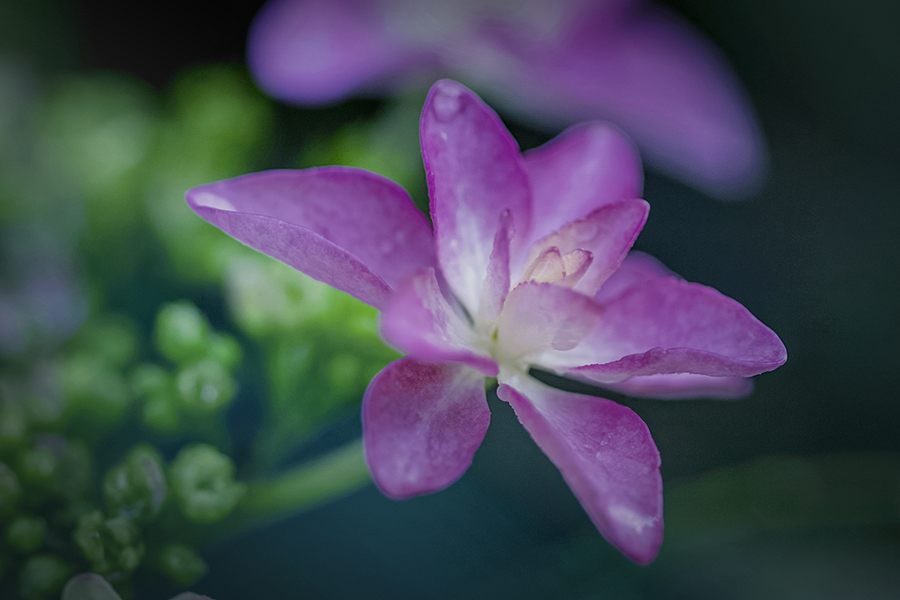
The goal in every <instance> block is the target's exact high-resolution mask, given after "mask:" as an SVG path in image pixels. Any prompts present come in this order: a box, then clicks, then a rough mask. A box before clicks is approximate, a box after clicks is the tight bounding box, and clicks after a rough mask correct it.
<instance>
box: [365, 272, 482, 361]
mask: <svg viewBox="0 0 900 600" xmlns="http://www.w3.org/2000/svg"><path fill="white" fill-rule="evenodd" d="M381 335H382V337H383V338H384V339H385V341H387V342H388V343H389V344H391V345H392V346H394V347H396V348H398V349H399V350H401V351H402V352H405V353H407V354H409V355H411V356H412V357H413V358H416V359H418V360H421V361H426V362H462V363H465V364H467V365H469V366H470V367H473V368H475V369H478V370H479V371H481V372H482V373H483V374H484V375H486V376H488V377H496V376H497V363H495V362H494V361H493V360H491V359H490V358H488V357H487V356H483V355H480V354H476V353H474V352H472V350H471V347H472V344H473V334H472V329H471V327H470V326H469V324H468V322H466V321H465V320H463V318H462V317H461V316H460V315H459V314H458V313H457V312H456V311H455V310H454V308H453V306H451V305H450V304H449V303H448V302H447V300H446V299H445V298H444V295H443V294H442V293H441V287H440V284H439V283H438V281H437V278H436V277H435V273H434V269H426V270H424V271H420V272H418V273H415V274H414V275H413V276H411V277H410V278H409V279H408V280H407V281H405V282H404V283H403V284H401V285H400V286H399V287H398V288H397V291H396V293H394V295H393V296H392V297H391V298H390V300H389V301H388V303H387V305H386V306H385V308H384V310H383V311H382V313H381Z"/></svg>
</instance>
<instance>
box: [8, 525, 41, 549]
mask: <svg viewBox="0 0 900 600" xmlns="http://www.w3.org/2000/svg"><path fill="white" fill-rule="evenodd" d="M46 535H47V521H45V520H44V519H42V518H40V517H18V518H16V519H13V521H12V522H11V523H10V524H9V525H8V526H7V527H6V541H7V543H9V545H10V547H12V548H13V549H14V550H18V551H19V552H23V553H30V552H34V551H35V550H37V549H38V548H40V547H41V545H42V544H43V543H44V538H45V537H46Z"/></svg>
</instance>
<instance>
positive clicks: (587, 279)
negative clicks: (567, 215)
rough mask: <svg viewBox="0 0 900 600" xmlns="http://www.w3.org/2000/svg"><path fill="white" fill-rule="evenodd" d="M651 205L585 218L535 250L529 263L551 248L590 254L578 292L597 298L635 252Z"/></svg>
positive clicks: (632, 203) (628, 205)
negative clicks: (600, 289)
mask: <svg viewBox="0 0 900 600" xmlns="http://www.w3.org/2000/svg"><path fill="white" fill-rule="evenodd" d="M649 211H650V205H649V204H647V203H646V202H644V201H643V200H624V201H620V202H616V203H614V204H607V205H606V206H602V207H600V208H598V209H596V210H595V211H593V212H592V213H590V214H589V215H587V216H585V217H584V218H581V219H578V220H577V221H574V222H572V223H567V224H566V225H563V226H562V228H561V229H559V230H558V231H556V232H555V233H552V234H550V235H549V236H547V237H545V238H544V239H542V240H540V241H538V242H537V243H536V244H535V245H534V246H532V248H531V251H530V252H529V255H528V259H527V260H526V263H531V262H532V261H533V260H535V259H537V258H538V257H539V256H540V255H541V254H542V253H543V252H544V250H546V249H547V248H553V247H556V248H559V251H560V253H562V254H566V253H569V252H572V251H574V250H577V249H582V250H587V251H588V252H590V253H591V255H592V262H591V264H590V266H589V267H588V268H587V271H586V272H585V274H584V276H583V277H582V278H581V281H579V282H578V283H577V284H576V285H575V288H574V289H575V290H577V291H579V292H582V293H584V294H588V295H591V296H593V295H594V294H595V293H596V292H597V290H598V289H599V288H600V286H601V285H602V284H603V282H604V281H606V279H607V278H609V276H610V275H612V274H613V272H615V271H616V269H618V268H619V265H620V264H622V261H623V260H624V259H625V256H626V255H627V254H628V251H629V250H630V249H631V245H632V244H634V240H635V239H637V236H638V234H639V233H640V232H641V229H642V228H643V227H644V223H645V222H646V220H647V213H648V212H649Z"/></svg>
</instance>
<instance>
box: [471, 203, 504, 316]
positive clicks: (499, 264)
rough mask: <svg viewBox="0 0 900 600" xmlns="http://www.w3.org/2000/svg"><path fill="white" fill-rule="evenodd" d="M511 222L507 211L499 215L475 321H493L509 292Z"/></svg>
mask: <svg viewBox="0 0 900 600" xmlns="http://www.w3.org/2000/svg"><path fill="white" fill-rule="evenodd" d="M511 228H512V223H511V219H510V216H509V213H508V212H504V213H503V214H502V215H500V228H499V229H498V230H497V233H496V235H495V236H494V247H493V249H492V250H491V257H490V260H489V262H488V268H487V274H486V275H485V276H484V283H483V284H482V287H481V299H480V300H479V302H478V313H477V314H476V315H475V322H476V323H479V324H480V323H493V322H494V321H496V320H497V317H499V316H500V311H501V310H502V309H503V303H504V302H505V301H506V296H507V295H508V294H509V286H510V280H509V244H510V241H511V240H510V238H511V237H512V233H513V232H512V231H511Z"/></svg>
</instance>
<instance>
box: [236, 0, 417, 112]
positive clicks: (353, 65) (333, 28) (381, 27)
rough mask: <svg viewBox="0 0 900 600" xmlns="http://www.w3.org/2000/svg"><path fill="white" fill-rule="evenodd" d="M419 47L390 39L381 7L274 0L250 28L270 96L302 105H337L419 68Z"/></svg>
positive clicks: (250, 45) (254, 62) (259, 76)
mask: <svg viewBox="0 0 900 600" xmlns="http://www.w3.org/2000/svg"><path fill="white" fill-rule="evenodd" d="M421 58H423V57H420V56H417V55H416V52H415V49H414V48H411V47H408V46H407V45H406V44H405V43H404V42H403V41H402V40H401V39H400V38H397V37H394V36H391V35H390V34H389V32H388V29H387V26H386V24H385V23H384V22H383V19H382V17H381V15H380V14H379V10H378V6H377V3H373V2H367V1H365V0H272V1H270V2H268V3H267V4H266V5H265V6H264V7H263V9H262V10H261V11H260V12H259V14H258V15H257V16H256V18H255V19H254V21H253V25H252V26H251V28H250V32H249V35H248V42H247V60H248V63H249V66H250V70H251V72H252V73H253V75H254V77H255V78H256V80H257V81H258V82H259V84H260V87H262V88H263V89H264V90H265V91H266V92H267V93H269V94H271V95H272V96H275V97H276V98H280V99H282V100H287V101H289V102H298V103H302V104H320V103H328V102H335V101H337V100H340V99H342V98H343V97H345V96H347V95H349V94H351V93H353V92H354V91H356V90H357V89H358V88H360V87H363V86H365V85H367V84H376V85H377V84H379V83H381V84H383V83H385V82H384V80H385V79H386V78H388V79H393V78H394V77H393V76H395V75H398V74H399V73H398V72H400V71H402V70H403V69H404V68H409V67H412V66H414V65H415V62H413V61H414V60H417V59H421Z"/></svg>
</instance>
